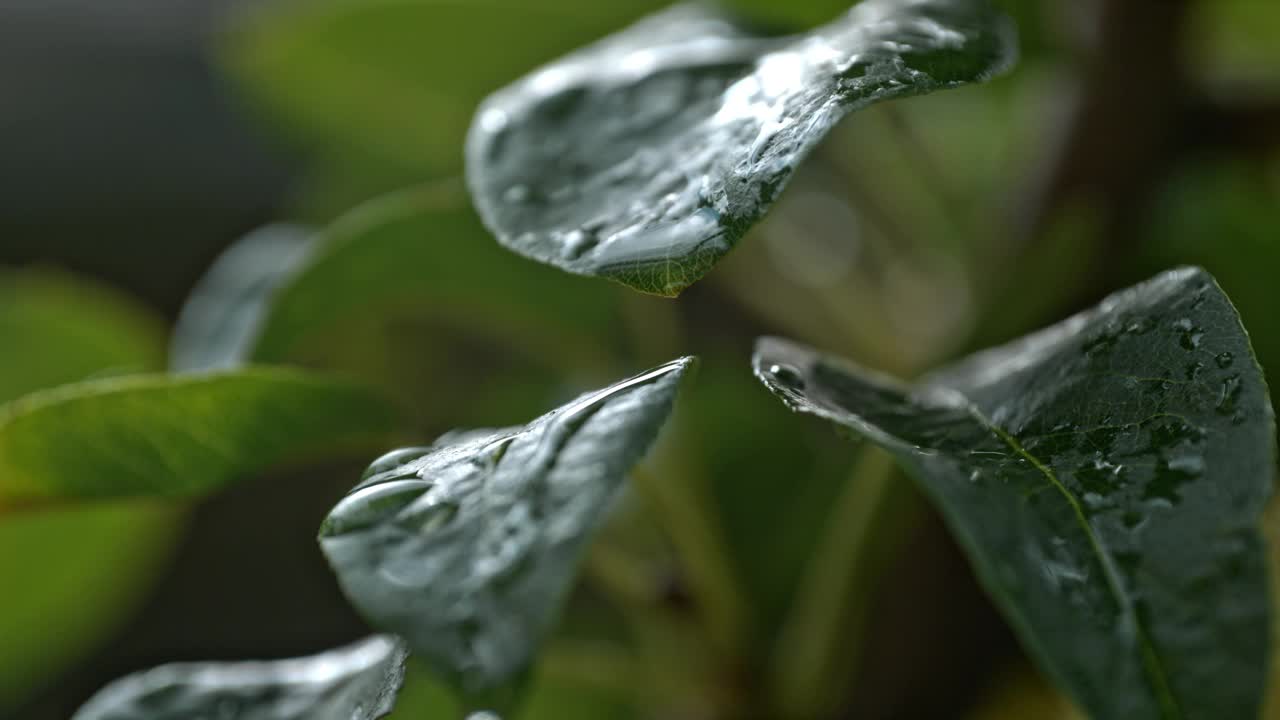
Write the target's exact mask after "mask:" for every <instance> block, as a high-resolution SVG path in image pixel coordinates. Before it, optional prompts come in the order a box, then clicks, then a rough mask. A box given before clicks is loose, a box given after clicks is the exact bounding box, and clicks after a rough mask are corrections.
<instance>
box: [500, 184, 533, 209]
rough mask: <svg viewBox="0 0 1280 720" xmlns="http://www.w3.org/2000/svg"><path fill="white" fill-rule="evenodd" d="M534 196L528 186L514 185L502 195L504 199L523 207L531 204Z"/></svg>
mask: <svg viewBox="0 0 1280 720" xmlns="http://www.w3.org/2000/svg"><path fill="white" fill-rule="evenodd" d="M532 195H533V193H532V192H530V190H529V186H528V185H512V186H511V187H509V188H507V191H506V192H504V193H502V199H503V200H505V201H507V202H509V203H512V204H516V205H522V204H524V203H527V202H529V198H530V197H531V196H532Z"/></svg>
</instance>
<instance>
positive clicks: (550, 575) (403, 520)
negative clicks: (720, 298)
mask: <svg viewBox="0 0 1280 720" xmlns="http://www.w3.org/2000/svg"><path fill="white" fill-rule="evenodd" d="M692 364H693V361H692V359H690V358H685V359H681V360H677V361H674V362H671V363H668V364H666V365H663V366H661V367H658V368H655V369H654V370H651V371H649V372H647V373H644V374H641V375H638V376H636V377H634V378H631V379H629V380H625V381H623V382H620V383H617V384H615V385H612V386H610V387H608V388H605V389H604V390H600V391H597V392H594V393H589V394H586V395H583V396H582V397H580V398H578V399H577V400H575V401H574V402H572V403H570V404H567V405H565V406H563V407H561V408H559V409H557V410H554V411H552V412H550V413H548V414H546V415H544V416H542V417H541V418H538V419H537V420H534V421H533V422H532V423H530V424H529V425H527V426H525V427H522V428H511V429H507V430H499V431H489V430H477V431H467V432H460V433H451V434H449V435H446V436H444V437H442V438H440V440H438V441H437V443H436V444H435V445H433V446H431V447H427V448H410V449H406V450H401V451H396V452H393V453H391V454H389V455H387V456H385V457H383V458H381V459H380V460H378V461H377V462H375V463H374V464H373V465H372V466H371V467H370V468H369V470H368V471H367V472H366V474H365V477H364V479H363V480H362V482H361V483H360V484H359V485H357V486H356V487H355V488H354V489H353V490H352V491H351V493H350V494H349V495H348V496H347V497H346V498H344V499H343V500H342V501H341V502H339V503H338V505H337V506H336V507H334V509H333V511H332V512H331V513H330V514H329V517H328V518H326V519H325V522H324V525H323V527H322V528H321V531H320V544H321V547H322V549H323V550H324V553H325V555H326V557H327V558H328V559H329V563H330V564H331V565H332V566H333V568H334V570H335V572H336V573H337V575H338V579H339V581H340V583H341V584H342V587H343V590H344V591H345V592H346V594H347V596H348V597H349V598H350V599H351V600H352V602H353V603H354V604H355V605H356V607H357V608H359V609H360V610H361V612H362V613H363V614H364V615H365V616H366V617H368V618H369V620H370V621H371V622H372V623H373V624H375V625H377V626H379V627H382V628H384V629H386V630H389V631H392V632H396V633H399V634H400V635H402V636H404V637H405V638H406V640H407V641H408V643H409V645H410V647H411V648H412V649H413V650H414V652H415V653H418V654H419V655H420V657H422V659H424V660H425V661H427V662H428V663H429V664H430V665H431V667H432V668H433V669H434V670H435V672H437V673H438V674H439V675H440V676H441V677H442V678H444V679H446V680H447V681H448V682H449V684H450V685H451V686H453V687H455V688H456V689H457V690H458V691H459V692H460V693H461V694H462V695H463V697H464V698H465V701H466V703H467V704H468V705H470V706H471V707H469V708H468V709H475V710H478V709H493V710H498V711H500V712H506V711H507V710H508V706H509V705H510V704H511V703H512V702H513V701H514V699H515V697H516V696H517V695H518V693H519V692H520V685H521V684H522V681H523V679H524V675H525V673H526V672H527V670H528V668H529V665H530V663H531V662H532V661H533V658H534V655H535V653H536V651H537V648H538V646H539V644H540V643H541V642H542V641H543V639H544V638H545V637H546V635H547V633H548V632H549V631H550V629H551V627H552V625H553V623H554V622H555V620H556V617H557V614H558V610H559V608H560V606H561V604H562V603H563V601H564V597H565V594H566V592H567V590H568V588H569V584H570V582H571V580H572V579H573V577H574V575H575V574H576V568H577V564H578V561H579V560H580V558H581V555H582V552H583V546H584V544H585V543H586V541H587V539H588V537H589V536H590V533H591V531H592V530H593V529H594V528H595V527H596V526H597V525H598V524H599V523H600V521H601V519H602V515H603V514H604V512H605V511H606V510H607V509H608V508H609V506H610V504H611V502H612V501H613V499H614V498H615V496H616V494H617V492H618V490H619V489H620V488H621V487H622V485H623V482H624V480H625V478H626V475H627V473H628V472H629V471H630V470H631V468H632V466H634V465H635V463H636V462H637V461H639V460H640V458H641V457H642V456H643V455H644V453H645V452H646V451H647V450H648V448H649V446H650V445H652V444H653V441H654V439H655V438H656V437H657V434H658V431H659V430H660V429H661V428H662V425H663V423H664V422H665V421H666V419H667V416H668V415H669V413H670V412H671V408H672V405H673V403H674V402H675V396H676V392H677V390H678V388H679V386H680V381H681V380H682V379H683V378H684V376H685V375H686V373H687V372H688V370H689V369H690V368H691V367H692Z"/></svg>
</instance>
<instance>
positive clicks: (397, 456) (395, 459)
mask: <svg viewBox="0 0 1280 720" xmlns="http://www.w3.org/2000/svg"><path fill="white" fill-rule="evenodd" d="M430 452H431V448H429V447H407V448H399V449H396V450H392V451H391V452H389V453H387V454H385V455H383V456H382V457H379V458H378V459H377V460H374V461H373V462H372V463H370V464H369V467H368V469H366V470H365V471H364V474H362V475H361V476H360V479H361V480H362V481H363V480H368V479H369V478H371V477H373V476H374V475H381V474H382V473H384V472H388V471H391V470H395V469H396V468H399V467H401V466H403V465H408V464H409V463H411V462H413V461H414V460H417V459H418V458H420V457H423V456H424V455H426V454H427V453H430Z"/></svg>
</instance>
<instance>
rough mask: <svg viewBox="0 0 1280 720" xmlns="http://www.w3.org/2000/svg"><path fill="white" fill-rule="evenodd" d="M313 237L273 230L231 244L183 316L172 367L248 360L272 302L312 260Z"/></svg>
mask: <svg viewBox="0 0 1280 720" xmlns="http://www.w3.org/2000/svg"><path fill="white" fill-rule="evenodd" d="M314 245H315V244H314V242H313V238H312V235H311V233H309V232H307V231H306V230H304V229H303V228H301V227H297V226H295V225H268V226H266V227H263V228H259V229H258V230H255V231H253V232H251V233H249V234H248V235H246V236H245V237H244V238H242V239H241V240H239V241H238V242H237V243H236V244H234V245H232V246H231V248H230V249H228V250H227V251H226V252H224V253H223V254H222V255H221V256H219V257H218V259H217V261H215V262H214V264H213V266H212V267H210V268H209V270H208V272H206V273H205V275H204V277H202V278H200V282H198V283H197V284H196V287H195V289H194V290H192V291H191V296H190V297H189V298H188V299H187V302H186V304H185V305H184V306H183V308H182V314H181V315H179V316H178V324H177V326H176V327H174V329H173V340H172V341H171V343H170V345H169V367H170V368H171V369H173V370H175V371H178V372H191V371H196V370H225V369H229V368H233V367H235V366H237V365H239V364H240V363H241V362H243V361H244V359H245V358H246V357H248V356H249V355H250V353H251V351H252V349H253V345H254V343H255V341H256V340H257V338H258V333H259V332H260V329H261V325H262V321H263V315H264V314H265V313H266V311H267V307H268V303H269V302H270V300H271V298H272V296H273V295H274V294H275V292H276V291H277V290H278V289H279V288H280V286H281V285H283V284H285V283H286V282H288V281H289V280H290V279H291V278H292V276H293V274H294V273H295V272H297V270H298V268H299V267H300V266H301V265H302V263H303V262H305V261H306V259H307V258H308V257H309V256H310V254H311V250H312V248H313V247H314Z"/></svg>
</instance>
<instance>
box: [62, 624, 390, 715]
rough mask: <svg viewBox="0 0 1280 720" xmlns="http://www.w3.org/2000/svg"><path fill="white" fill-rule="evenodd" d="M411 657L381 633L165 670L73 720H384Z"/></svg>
mask: <svg viewBox="0 0 1280 720" xmlns="http://www.w3.org/2000/svg"><path fill="white" fill-rule="evenodd" d="M406 654H407V653H406V651H405V649H404V645H403V643H401V642H400V641H399V640H396V639H394V638H391V637H389V636H385V635H379V636H373V637H370V638H367V639H365V640H362V641H360V642H357V643H353V644H351V645H348V646H346V647H342V648H338V649H336V650H330V651H329V652H326V653H321V654H319V655H312V656H310V657H304V658H296V659H290V660H272V661H263V662H235V663H175V664H172V665H161V666H160V667H157V668H154V669H151V670H147V671H144V672H140V673H135V674H133V675H129V676H127V677H124V678H121V679H119V680H117V681H115V682H113V683H111V684H110V685H108V686H107V687H105V688H103V689H102V690H101V691H99V692H98V694H97V695H95V696H93V697H92V698H90V700H89V702H87V703H85V704H84V706H83V707H81V708H80V710H79V711H78V712H77V713H76V714H75V716H74V719H73V720H191V719H192V718H205V717H208V718H228V719H230V718H242V719H244V720H247V719H248V718H254V719H256V720H377V718H381V717H385V716H386V715H387V714H388V713H389V712H390V711H391V706H392V705H393V704H394V703H395V698H396V693H397V692H399V690H400V685H401V684H402V683H403V682H404V668H405V657H406Z"/></svg>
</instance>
